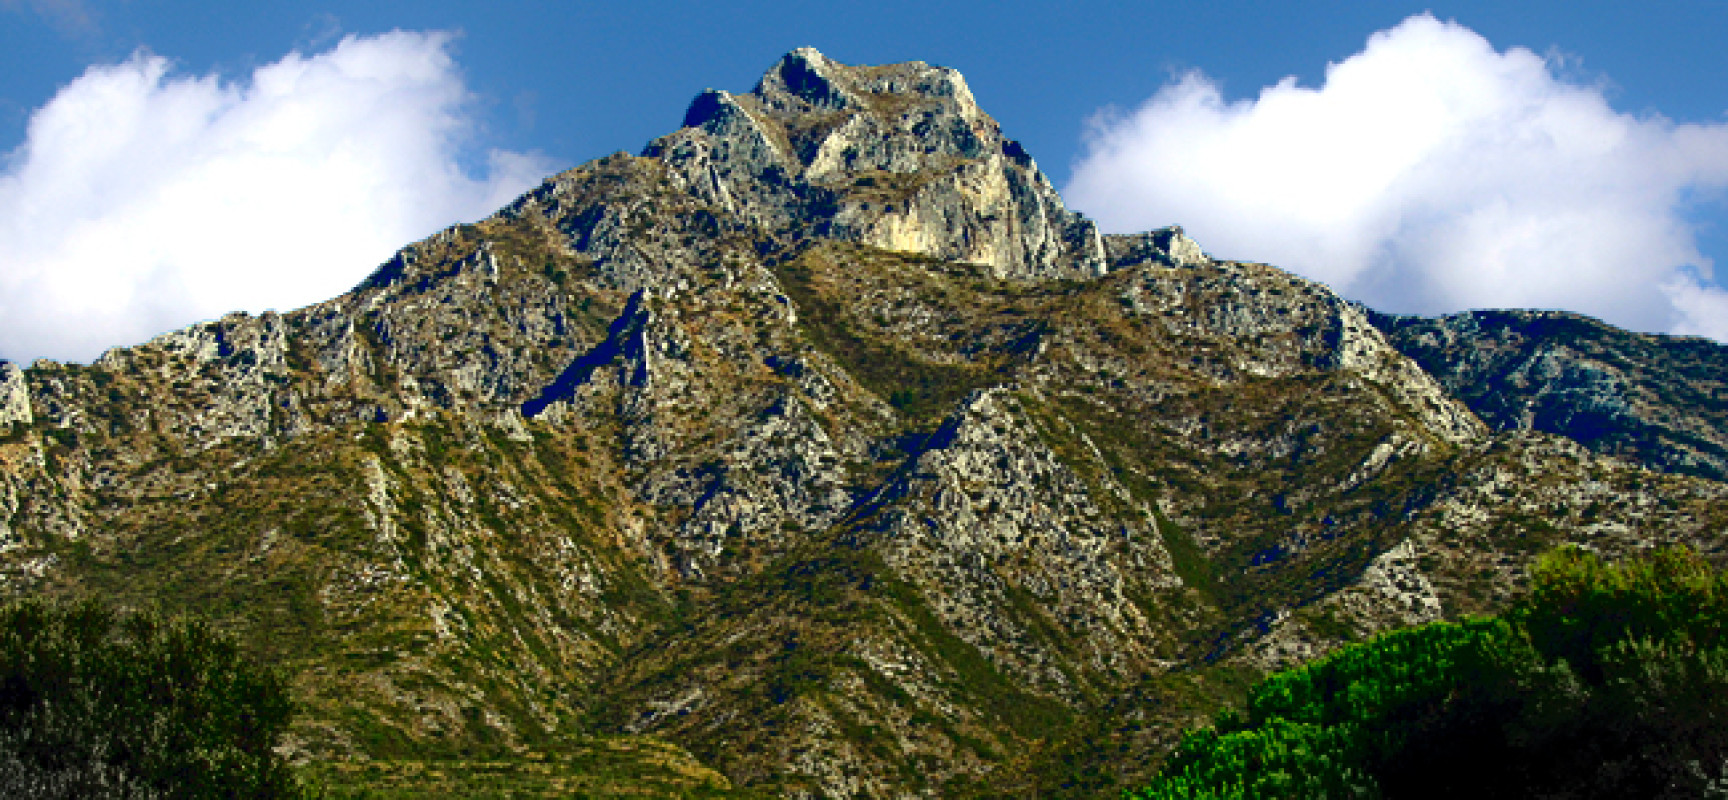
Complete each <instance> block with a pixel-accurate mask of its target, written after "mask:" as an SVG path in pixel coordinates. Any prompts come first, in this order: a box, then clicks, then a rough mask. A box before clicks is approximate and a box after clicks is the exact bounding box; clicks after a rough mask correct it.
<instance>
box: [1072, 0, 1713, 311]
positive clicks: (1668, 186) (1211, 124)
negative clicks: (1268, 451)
mask: <svg viewBox="0 0 1728 800" xmlns="http://www.w3.org/2000/svg"><path fill="white" fill-rule="evenodd" d="M1724 186H1728V124H1706V125H1698V124H1676V123H1674V122H1672V121H1670V120H1667V119H1664V118H1662V117H1660V116H1654V115H1645V116H1637V115H1631V114H1625V113H1620V112H1617V111H1615V110H1614V109H1613V108H1612V107H1611V106H1610V105H1609V103H1608V101H1607V99H1606V98H1605V97H1604V94H1603V92H1602V90H1601V88H1600V87H1597V86H1590V85H1580V84H1577V83H1573V82H1569V81H1567V80H1565V79H1563V78H1561V77H1560V76H1559V75H1557V65H1555V64H1553V63H1551V62H1549V61H1548V60H1545V59H1543V58H1542V57H1540V56H1537V55H1536V54H1534V53H1532V52H1530V51H1528V50H1524V49H1520V48H1512V49H1510V50H1506V51H1503V52H1502V51H1497V50H1495V49H1494V47H1493V46H1492V45H1491V44H1489V42H1488V41H1487V40H1485V39H1483V38H1482V37H1481V36H1479V35H1477V34H1476V33H1474V32H1472V31H1470V30H1469V29H1467V28H1465V27H1463V26H1461V25H1458V24H1456V23H1452V22H1441V21H1438V20H1436V19H1435V18H1433V17H1432V16H1429V15H1426V14H1424V15H1420V16H1415V17H1411V18H1409V19H1407V20H1405V21H1404V22H1403V23H1401V24H1399V25H1398V26H1396V27H1394V28H1392V29H1390V30H1386V31H1381V32H1379V33H1376V34H1374V35H1373V36H1372V37H1370V38H1369V40H1368V44H1367V46H1366V47H1365V48H1364V49H1363V50H1362V52H1360V53H1357V54H1355V55H1353V56H1351V57H1349V58H1347V59H1345V60H1344V61H1342V62H1339V63H1335V64H1330V65H1328V66H1327V69H1326V76H1325V80H1324V83H1323V85H1321V86H1320V87H1319V88H1309V87H1304V86H1300V85H1298V84H1297V83H1296V81H1295V79H1294V78H1286V79H1285V80H1283V81H1281V82H1279V83H1278V84H1277V85H1275V86H1270V87H1266V88H1264V89H1262V90H1261V91H1260V93H1259V96H1258V97H1257V98H1253V99H1244V100H1236V101H1231V100H1226V99H1225V97H1224V95H1223V92H1222V91H1221V89H1220V87H1219V85H1218V84H1217V83H1216V82H1215V81H1213V80H1211V79H1209V78H1207V77H1206V76H1205V75H1203V74H1200V73H1198V72H1193V73H1189V74H1186V75H1183V76H1181V77H1179V78H1178V79H1175V80H1173V81H1172V82H1171V83H1169V84H1167V85H1166V86H1165V87H1164V88H1162V89H1161V90H1160V91H1159V92H1158V93H1157V94H1156V95H1154V96H1153V97H1152V98H1151V99H1150V100H1148V101H1147V102H1146V103H1145V104H1143V105H1142V106H1140V107H1139V108H1138V109H1135V110H1133V111H1131V112H1122V111H1107V112H1104V113H1102V114H1100V115H1098V116H1097V117H1095V118H1094V119H1093V120H1092V122H1091V125H1090V128H1089V133H1088V136H1087V141H1086V146H1085V151H1084V153H1083V155H1082V156H1081V158H1080V159H1079V160H1078V162H1077V163H1076V167H1075V170H1074V174H1073V179H1072V181H1071V183H1070V185H1069V186H1068V187H1067V191H1066V194H1067V196H1068V198H1069V199H1070V200H1071V201H1072V202H1073V203H1074V205H1075V206H1076V207H1077V208H1080V209H1082V210H1084V211H1086V212H1088V213H1089V214H1091V215H1092V216H1093V217H1095V218H1096V219H1098V220H1099V222H1100V223H1101V224H1102V225H1103V226H1104V227H1105V228H1106V229H1107V230H1115V231H1131V230H1143V229H1147V228H1152V227H1158V226H1161V225H1167V224H1171V223H1181V224H1182V225H1183V226H1184V227H1185V228H1186V229H1187V230H1188V232H1189V233H1191V234H1192V235H1193V236H1194V237H1195V238H1196V239H1197V240H1199V242H1200V243H1201V244H1202V245H1204V246H1206V248H1207V249H1208V251H1211V252H1214V253H1216V254H1218V255H1220V256H1224V257H1230V258H1241V259H1251V260H1256V261H1267V262H1271V263H1274V264H1278V265H1280V266H1283V267H1286V268H1288V269H1291V270H1293V271H1295V272H1298V273H1301V274H1303V275H1306V276H1309V277H1312V278H1315V279H1318V280H1321V281H1325V282H1326V283H1328V284H1330V285H1331V286H1332V287H1333V288H1335V289H1337V290H1338V291H1339V292H1341V293H1342V294H1344V295H1345V296H1347V297H1352V298H1354V299H1359V300H1362V301H1364V302H1367V303H1369V304H1370V305H1373V306H1375V307H1377V308H1381V309H1383V310H1387V311H1399V312H1416V313H1430V314H1431V313H1445V312H1452V311H1459V310H1463V309H1468V308H1486V307H1533V308H1565V309H1569V310H1574V311H1580V312H1583V313H1587V314H1591V315H1595V316H1598V317H1601V318H1603V319H1606V320H1608V321H1610V322H1613V323H1615V324H1618V325H1621V326H1625V327H1630V328H1634V329H1638V330H1669V331H1673V332H1677V333H1695V334H1702V335H1708V336H1713V337H1715V338H1718V339H1722V340H1725V341H1728V321H1725V320H1728V294H1725V293H1724V292H1723V291H1722V290H1721V289H1720V288H1718V287H1716V286H1714V285H1713V284H1712V283H1711V281H1710V276H1711V264H1710V262H1709V260H1708V259H1707V258H1705V257H1704V256H1703V255H1702V254H1701V253H1700V252H1699V250H1698V247H1697V234H1696V228H1695V223H1694V222H1693V221H1692V220H1691V218H1690V217H1689V214H1691V213H1692V212H1693V211H1694V210H1695V209H1693V208H1692V207H1691V206H1690V204H1691V203H1693V202H1694V201H1695V198H1698V197H1700V196H1707V195H1709V194H1710V193H1712V192H1714V191H1715V190H1718V189H1720V188H1721V187H1724Z"/></svg>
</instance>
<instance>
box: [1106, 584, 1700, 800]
mask: <svg viewBox="0 0 1728 800" xmlns="http://www.w3.org/2000/svg"><path fill="white" fill-rule="evenodd" d="M1532 578H1533V580H1532V588H1531V591H1530V593H1529V595H1528V596H1527V597H1526V598H1525V599H1523V600H1522V601H1520V602H1519V603H1518V604H1517V605H1516V606H1515V607H1514V608H1513V609H1512V610H1511V611H1509V612H1508V613H1507V614H1505V615H1504V616H1502V617H1498V618H1491V619H1474V620H1467V621H1464V622H1461V623H1436V624H1433V625H1427V626H1424V627H1421V628H1415V629H1411V630H1404V631H1397V632H1393V633H1390V634H1387V635H1384V636H1381V637H1379V638H1377V639H1375V640H1373V641H1371V642H1368V643H1366V644H1363V645H1357V646H1354V647H1348V648H1345V649H1343V650H1340V651H1339V652H1337V653H1335V654H1333V655H1332V656H1330V657H1328V658H1326V659H1323V660H1322V661H1320V662H1317V663H1315V664H1313V665H1310V666H1307V667H1304V668H1301V669H1295V670H1289V671H1286V672H1281V673H1278V674H1276V675H1273V676H1272V677H1270V678H1268V679H1266V680H1265V681H1263V682H1262V683H1261V684H1260V685H1258V686H1257V687H1255V688H1254V689H1253V691H1251V692H1250V694H1249V699H1248V703H1247V706H1246V708H1245V709H1243V710H1242V711H1240V712H1226V713H1225V714H1223V715H1221V716H1220V717H1219V718H1218V720H1217V723H1216V725H1215V726H1214V728H1212V729H1208V730H1202V731H1197V732H1191V733H1189V734H1188V735H1187V736H1186V737H1184V740H1183V742H1182V744H1181V746H1180V747H1179V748H1178V749H1177V752H1176V753H1175V754H1174V755H1173V756H1172V757H1171V760H1170V761H1169V762H1168V763H1167V764H1166V765H1165V767H1164V769H1163V770H1162V772H1161V773H1160V776H1159V778H1158V780H1156V781H1155V782H1154V783H1153V784H1152V785H1151V786H1149V787H1147V788H1146V789H1144V790H1142V791H1141V792H1139V793H1138V794H1134V795H1132V796H1133V797H1137V798H1147V799H1148V800H1151V799H1154V798H1155V799H1157V800H1164V799H1165V798H1257V797H1365V798H1374V797H1384V798H1418V797H1437V796H1439V797H1454V796H1456V797H1471V798H1499V797H1505V798H1523V797H1555V798H1620V797H1640V798H1650V797H1675V798H1679V797H1700V796H1714V795H1712V794H1711V793H1712V792H1724V791H1728V774H1724V772H1725V770H1728V636H1725V634H1728V577H1724V575H1722V574H1721V573H1718V572H1715V571H1713V570H1711V569H1710V568H1709V566H1708V565H1706V564H1704V563H1703V562H1702V561H1701V560H1700V559H1699V558H1698V557H1697V556H1695V555H1693V554H1691V553H1690V552H1687V551H1683V550H1666V551H1660V552H1656V553H1653V554H1650V555H1648V556H1645V557H1642V558H1638V559H1633V560H1631V561H1628V562H1626V563H1624V564H1620V565H1609V564H1605V563H1603V562H1602V561H1601V560H1600V559H1598V558H1597V557H1595V556H1594V555H1591V554H1588V553H1585V552H1583V551H1579V550H1562V551H1559V552H1556V553H1553V554H1550V555H1549V556H1547V557H1544V558H1543V559H1541V560H1540V561H1539V562H1538V564H1537V566H1536V568H1535V570H1534V572H1533V575H1532Z"/></svg>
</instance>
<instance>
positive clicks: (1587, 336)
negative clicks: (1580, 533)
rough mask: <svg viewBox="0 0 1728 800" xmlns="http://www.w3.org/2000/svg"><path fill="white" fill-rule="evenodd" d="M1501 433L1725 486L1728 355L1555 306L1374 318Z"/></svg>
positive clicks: (1709, 345) (1715, 347) (1710, 345)
mask: <svg viewBox="0 0 1728 800" xmlns="http://www.w3.org/2000/svg"><path fill="white" fill-rule="evenodd" d="M1371 318H1372V320H1373V322H1374V324H1375V325H1377V326H1379V327H1380V328H1381V329H1382V330H1383V331H1385V332H1386V335H1387V337H1388V338H1389V339H1390V340H1391V341H1392V343H1393V344H1394V345H1395V346H1396V347H1398V349H1399V350H1400V351H1402V352H1403V353H1405V354H1406V355H1408V356H1410V358H1411V359H1412V360H1414V361H1415V362H1416V363H1417V364H1420V365H1421V366H1422V368H1423V369H1425V370H1427V371H1428V372H1429V373H1430V374H1432V375H1434V376H1435V378H1437V379H1438V380H1439V381H1440V382H1441V384H1442V385H1443V386H1445V387H1446V388H1447V390H1448V391H1450V392H1452V393H1453V394H1454V395H1455V396H1457V397H1458V398H1460V399H1462V400H1464V401H1465V402H1466V403H1468V404H1469V405H1470V408H1471V409H1472V410H1473V411H1475V412H1476V414H1477V415H1479V416H1480V417H1481V418H1482V420H1483V421H1484V422H1486V423H1488V425H1489V426H1491V427H1493V428H1495V429H1498V430H1524V429H1528V430H1539V431H1546V432H1549V433H1555V434H1559V435H1561V436H1565V437H1567V438H1569V439H1572V440H1574V441H1577V442H1579V443H1581V444H1583V445H1584V446H1586V447H1589V448H1590V449H1591V450H1594V451H1596V452H1599V453H1604V454H1608V455H1614V456H1619V457H1621V458H1626V459H1630V460H1632V461H1635V462H1637V463H1640V464H1644V465H1646V466H1649V467H1651V468H1653V469H1659V470H1663V471H1666V472H1679V473H1685V474H1689V475H1700V476H1704V477H1708V478H1711V479H1714V480H1728V348H1725V347H1723V346H1722V345H1720V344H1717V343H1715V342H1710V341H1707V340H1704V339H1687V338H1673V337H1668V336H1657V335H1650V334H1636V333H1629V332H1627V331H1622V330H1619V329H1617V328H1613V327H1611V326H1608V325H1606V324H1603V323H1602V322H1599V321H1597V320H1593V319H1590V318H1588V317H1583V316H1579V315H1576V314H1568V313H1565V312H1559V311H1515V310H1514V311H1471V312H1467V313H1463V314H1454V315H1451V316H1446V317H1439V318H1433V319H1429V318H1422V317H1404V316H1394V315H1387V314H1372V315H1371Z"/></svg>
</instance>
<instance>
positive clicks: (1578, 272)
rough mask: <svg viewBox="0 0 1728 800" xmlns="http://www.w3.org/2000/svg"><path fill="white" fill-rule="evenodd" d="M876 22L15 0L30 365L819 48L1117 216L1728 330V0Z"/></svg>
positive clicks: (317, 269) (1491, 292)
mask: <svg viewBox="0 0 1728 800" xmlns="http://www.w3.org/2000/svg"><path fill="white" fill-rule="evenodd" d="M860 9H861V7H859V6H857V5H854V4H832V5H822V4H814V3H779V2H773V3H771V2H757V3H736V4H708V3H702V4H697V3H670V2H656V1H655V0H641V1H639V2H632V3H627V4H624V3H610V4H594V3H574V2H558V3H554V2H526V3H515V4H461V3H448V2H413V3H406V2H401V3H397V2H379V3H368V4H363V5H361V4H321V3H292V4H287V3H263V2H260V3H223V4H216V3H205V2H146V0H119V1H118V2H101V1H100V0H82V1H80V0H0V152H8V153H10V155H9V156H8V157H7V158H6V161H5V162H4V163H3V164H0V215H3V216H0V358H8V359H12V360H29V359H32V358H35V357H39V356H48V357H54V358H60V359H69V360H79V361H85V360H88V359H90V358H92V357H94V356H95V355H97V354H98V353H100V352H101V350H102V349H104V348H106V347H109V346H114V345H123V344H132V343H136V342H138V341H141V340H143V339H145V338H148V337H149V336H150V335H153V334H155V333H159V332H162V331H165V330H168V329H171V328H174V327H178V326H181V325H184V324H187V323H190V322H193V321H196V320H198V319H204V318H209V317H211V316H215V315H217V314H220V313H222V311H224V310H228V309H236V308H244V309H247V310H251V311H254V312H256V311H259V310H262V309H264V308H271V307H274V308H278V309H285V308H290V307H294V306H297V305H302V304H305V303H309V302H314V301H316V300H319V299H323V298H324V297H328V296H330V295H334V294H336V293H339V292H341V291H343V290H344V289H346V288H347V287H349V286H351V285H353V284H354V283H356V282H358V281H359V280H360V279H361V278H362V277H364V276H365V274H367V273H368V272H369V271H370V269H371V268H372V266H374V265H376V264H377V263H379V262H380V261H382V260H384V259H385V258H386V257H388V255H389V253H390V252H391V251H392V250H393V249H394V248H395V247H397V246H399V245H401V244H405V243H406V242H408V241H410V240H412V239H415V238H418V237H420V236H424V235H426V234H428V233H430V232H432V231H433V230H436V229H437V228H439V227H442V226H443V225H445V224H448V223H450V222H454V221H458V220H462V219H471V218H475V217H478V216H482V215H484V214H485V213H486V212H488V211H490V210H491V208H492V207H495V206H496V205H497V204H498V203H499V202H501V201H502V199H503V198H507V197H508V196H510V195H511V194H513V193H514V192H516V191H520V190H521V189H522V188H524V186H525V185H526V184H528V183H531V182H532V181H534V180H536V179H537V178H538V177H540V175H541V174H542V173H544V172H548V171H551V170H554V169H560V168H564V167H569V166H573V165H576V164H579V163H581V162H584V161H587V160H589V159H591V158H595V157H598V156H601V155H605V154H607V153H611V152H615V151H618V150H626V151H632V152H634V151H637V150H638V149H640V148H641V146H642V145H643V144H644V143H645V142H646V141H647V140H649V139H651V138H653V137H655V136H658V135H661V134H664V133H667V132H669V131H670V130H672V129H673V128H674V127H675V126H676V125H677V123H678V121H679V119H680V118H681V116H682V113H683V110H684V107H685V105H686V104H687V103H688V101H689V99H690V98H691V97H693V96H694V95H695V94H696V93H697V92H698V91H699V90H701V89H703V88H705V87H710V86H712V87H717V88H726V89H732V90H737V91H741V90H744V89H747V88H749V87H750V86H751V85H752V84H753V83H754V82H755V80H756V78H757V77H758V76H759V75H760V74H761V72H762V71H763V70H764V69H765V68H766V67H767V66H769V65H770V64H771V63H772V62H773V61H774V60H775V59H776V58H777V57H778V56H779V55H780V54H782V53H784V52H786V51H788V50H790V49H792V48H794V47H798V46H803V45H810V46H814V47H817V48H818V49H820V50H822V51H823V52H824V53H825V54H827V55H828V56H829V57H831V58H834V59H836V60H839V61H842V62H847V63H885V62H893V61H903V60H910V59H920V60H925V61H930V62H934V63H939V64H943V65H946V66H952V67H955V68H958V69H960V70H961V71H962V72H963V73H964V74H965V75H966V77H967V80H968V82H969V83H970V85H971V87H972V89H973V92H974V94H975V95H976V96H977V98H978V100H979V102H980V104H982V105H983V107H984V108H985V109H986V110H987V111H989V112H990V113H991V114H992V115H994V116H995V117H996V118H997V119H998V120H999V121H1001V123H1002V125H1003V127H1004V129H1005V131H1006V132H1007V133H1008V135H1010V136H1013V137H1015V138H1018V139H1020V140H1022V141H1023V142H1024V143H1025V144H1026V146H1027V148H1028V149H1029V150H1030V151H1031V152H1032V154H1033V155H1034V156H1035V157H1036V158H1038V160H1039V162H1040V164H1041V165H1042V166H1043V167H1044V169H1045V170H1046V171H1047V172H1048V173H1049V174H1050V176H1051V178H1052V180H1054V181H1055V182H1056V183H1057V185H1058V186H1061V187H1063V188H1064V189H1065V192H1066V193H1067V195H1068V196H1069V199H1070V202H1071V204H1072V205H1075V206H1076V207H1078V208H1080V209H1081V210H1082V211H1085V212H1087V213H1088V214H1090V215H1092V216H1094V217H1095V218H1097V219H1099V220H1100V221H1101V222H1103V223H1104V224H1105V226H1106V228H1107V229H1112V230H1127V229H1134V228H1143V227H1155V226H1158V225H1163V224H1169V223H1182V224H1184V225H1187V226H1188V228H1189V230H1190V232H1191V233H1193V234H1194V235H1195V236H1196V238H1198V239H1199V240H1200V242H1201V244H1202V245H1203V246H1205V247H1206V248H1207V249H1208V250H1209V251H1211V252H1213V253H1215V254H1217V255H1221V256H1226V257H1232V258H1242V259H1248V260H1260V261H1270V262H1272V263H1276V264H1279V265H1280V266H1285V267H1287V268H1291V269H1293V270H1295V271H1298V272H1302V273H1303V274H1307V275H1310V276H1311V277H1316V278H1318V279H1321V280H1326V281H1327V282H1328V283H1330V284H1332V285H1333V286H1334V287H1335V288H1338V289H1339V290H1340V291H1341V292H1343V293H1345V294H1346V295H1347V296H1353V297H1357V298H1358V299H1363V300H1365V301H1368V302H1370V303H1371V304H1374V305H1376V306H1378V307H1382V308H1387V309H1388V310H1397V311H1415V312H1425V313H1438V312H1445V311H1453V310H1459V309H1462V308H1469V307H1483V306H1502V305H1525V306H1537V307H1564V308H1570V309H1573V310H1579V311H1583V312H1586V313H1592V314H1595V315H1597V316H1601V317H1603V318H1605V319H1608V320H1610V321H1612V322H1615V323H1617V324H1621V325H1623V326H1626V327H1631V328H1634V329H1639V330H1653V331H1672V332H1681V333H1693V334H1703V335H1710V336H1713V337H1715V338H1717V339H1722V340H1728V294H1725V293H1723V292H1722V291H1721V288H1720V287H1721V280H1720V275H1718V276H1717V278H1714V279H1713V278H1710V277H1708V276H1707V271H1708V268H1709V266H1710V264H1711V263H1713V262H1715V263H1723V264H1724V265H1725V267H1724V269H1723V270H1718V272H1719V273H1720V272H1723V271H1728V209H1725V206H1724V203H1723V202H1722V198H1723V193H1724V187H1725V186H1728V116H1725V111H1728V48H1723V47H1722V46H1721V45H1720V42H1721V41H1722V39H1723V38H1724V35H1728V2H1673V3H1662V4H1601V5H1591V4H1579V3H1558V2H1554V3H1526V4H1518V5H1514V4H1507V3H1487V2H1460V3H1397V2H1354V3H1352V2H1342V3H1329V4H1306V3H1305V4H1288V5H1272V4H1264V3H1241V2H1212V3H1200V2H1190V3H1069V4H1064V5H1062V6H1060V7H1058V6H1057V5H1056V4H1031V3H1008V2H996V3H947V4H939V3H930V2H879V3H875V4H871V5H870V6H869V7H868V9H867V10H860ZM1424 12H1428V13H1429V14H1430V15H1431V17H1428V18H1423V17H1417V18H1416V19H1415V20H1412V17H1413V16H1414V15H1420V14H1423V13H1424ZM392 32H397V33H392ZM1371 37H1374V38H1373V39H1372V41H1374V42H1377V43H1378V44H1371ZM291 54H293V55H291ZM1329 65H1338V66H1337V67H1333V68H1332V69H1333V71H1332V72H1329ZM1423 70H1427V72H1424V71H1423ZM1424 75H1426V76H1427V77H1426V78H1424ZM1435 75H1440V76H1443V77H1444V78H1445V79H1444V80H1439V81H1436V80H1434V76H1435ZM1453 75H1456V76H1458V78H1457V80H1456V81H1453V80H1451V78H1450V77H1449V76H1453ZM1423 92H1430V93H1438V94H1437V95H1436V96H1437V97H1439V99H1437V100H1436V101H1435V104H1430V105H1423V104H1421V103H1414V104H1413V105H1412V106H1411V107H1410V108H1405V107H1404V106H1403V105H1401V103H1402V100H1404V99H1409V98H1415V99H1417V100H1420V99H1421V98H1422V97H1425V96H1426V95H1424V94H1422V93H1423ZM1458 92H1464V93H1465V96H1461V97H1452V96H1450V95H1451V94H1456V93H1458ZM1449 93H1450V94H1449ZM1423 114H1430V116H1431V117H1432V118H1431V119H1430V117H1429V116H1422V115H1423ZM1496 126H1500V127H1498V128H1497V127H1496ZM1433 131H1449V132H1450V133H1447V134H1446V136H1443V137H1438V138H1436V137H1431V136H1428V134H1429V133H1431V132H1433ZM1605 131H1606V132H1607V133H1604V132H1605ZM1332 132H1338V136H1336V137H1334V136H1333V135H1332ZM1350 132H1360V133H1359V138H1361V141H1362V142H1366V143H1367V144H1366V145H1364V144H1362V143H1359V142H1357V143H1353V142H1355V140H1352V139H1351V138H1350ZM1436 136H1438V135H1436ZM1604 137H1608V138H1610V139H1612V141H1607V142H1605V141H1604ZM1430 138H1431V139H1433V141H1427V139H1430ZM1417 140H1423V141H1421V142H1418V141H1417ZM1383 141H1392V142H1395V143H1397V146H1395V147H1389V148H1385V151H1384V152H1381V150H1382V148H1379V147H1378V144H1377V143H1379V142H1383ZM1339 142H1343V143H1342V144H1340V143H1339ZM1231 148H1235V149H1231ZM1366 151H1372V152H1366ZM1369 156H1372V157H1369ZM1328 159H1332V160H1341V162H1340V164H1334V163H1332V161H1329V160H1328ZM1242 165H1254V168H1253V169H1251V170H1250V169H1247V168H1246V167H1243V166H1242ZM1272 173H1276V174H1272ZM1473 173H1481V174H1473ZM1317 209H1318V210H1317ZM310 230H319V231H326V233H325V234H324V235H321V236H319V237H308V236H306V235H305V233H306V232H307V231H310Z"/></svg>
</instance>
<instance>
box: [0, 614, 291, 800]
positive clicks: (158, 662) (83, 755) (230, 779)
mask: <svg viewBox="0 0 1728 800" xmlns="http://www.w3.org/2000/svg"><path fill="white" fill-rule="evenodd" d="M291 712H292V708H291V705H290V702H289V698H288V689H287V685H286V683H285V681H284V680H283V678H282V677H281V676H280V675H278V674H276V673H275V672H273V671H270V670H267V669H260V668H258V667H256V666H254V665H253V664H251V663H249V662H248V661H247V660H246V659H244V658H242V657H241V655H240V653H239V651H238V649H237V648H236V646H235V644H234V643H233V642H232V641H230V640H229V639H228V638H227V637H225V636H221V635H219V634H217V633H216V632H215V631H213V630H211V629H210V628H209V626H208V625H206V624H204V623H202V622H197V621H191V620H164V619H162V618H160V617H158V616H156V615H154V614H149V613H117V612H114V611H112V610H110V609H108V608H107V607H105V606H103V605H101V604H98V603H96V602H93V601H84V602H80V603H77V604H74V605H58V604H55V603H50V602H46V601H41V600H24V601H20V602H15V603H12V604H9V605H6V606H3V607H0V795H4V796H7V797H21V796H28V797H41V796H50V797H56V796H57V797H113V798H132V797H164V798H205V797H247V798H276V797H299V796H302V795H303V794H304V792H303V791H302V790H301V789H300V787H299V786H298V784H297V783H296V781H295V780H294V778H293V776H292V774H291V773H290V771H289V768H288V766H287V765H286V764H285V763H284V762H283V760H282V759H281V758H280V757H278V756H277V755H276V753H275V751H274V750H273V748H274V747H275V746H276V745H277V744H278V743H279V739H280V738H281V736H282V733H283V732H284V730H285V729H286V727H287V724H288V720H289V716H290V714H291Z"/></svg>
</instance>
